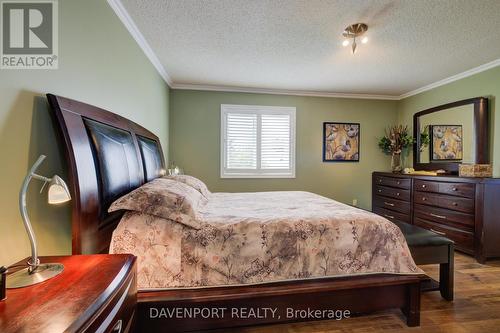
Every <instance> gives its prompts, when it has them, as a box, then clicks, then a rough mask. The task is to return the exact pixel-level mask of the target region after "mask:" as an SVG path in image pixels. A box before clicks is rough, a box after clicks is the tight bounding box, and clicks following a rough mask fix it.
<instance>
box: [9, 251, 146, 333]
mask: <svg viewBox="0 0 500 333" xmlns="http://www.w3.org/2000/svg"><path fill="white" fill-rule="evenodd" d="M40 261H41V262H42V263H44V262H57V263H61V264H63V265H64V271H63V272H62V273H61V274H60V275H58V276H56V277H54V278H52V279H50V280H47V281H44V282H42V283H39V284H35V285H32V286H29V287H24V288H17V289H7V299H6V300H5V301H1V302H0V332H2V333H10V332H12V333H13V332H37V333H57V332H66V333H70V332H102V333H111V332H112V333H126V332H132V331H133V328H134V327H133V324H134V322H135V320H134V316H135V309H136V305H137V287H136V258H135V257H134V256H132V255H128V254H116V255H115V254H113V255H109V254H96V255H83V256H82V255H79V256H62V257H40ZM25 262H26V260H23V261H22V262H20V264H23V263H25ZM8 279H9V277H8V276H7V280H8Z"/></svg>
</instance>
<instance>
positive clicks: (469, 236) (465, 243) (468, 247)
mask: <svg viewBox="0 0 500 333" xmlns="http://www.w3.org/2000/svg"><path fill="white" fill-rule="evenodd" d="M413 223H414V224H415V225H417V226H419V227H422V228H425V229H427V230H430V231H433V232H435V233H437V234H440V235H442V236H445V237H447V238H449V239H451V240H452V241H454V242H455V246H456V247H457V248H458V249H460V250H464V251H466V252H472V251H473V250H474V234H473V233H471V232H466V231H463V230H460V229H457V228H453V227H450V226H447V225H444V224H441V223H436V222H431V221H426V220H423V219H421V218H418V217H415V219H414V222H413Z"/></svg>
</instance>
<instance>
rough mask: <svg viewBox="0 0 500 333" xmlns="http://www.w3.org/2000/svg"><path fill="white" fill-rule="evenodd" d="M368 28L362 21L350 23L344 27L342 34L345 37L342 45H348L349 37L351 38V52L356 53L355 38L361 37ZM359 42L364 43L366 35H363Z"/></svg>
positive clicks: (366, 38) (366, 39) (366, 40)
mask: <svg viewBox="0 0 500 333" xmlns="http://www.w3.org/2000/svg"><path fill="white" fill-rule="evenodd" d="M367 30H368V26H367V25H366V24H364V23H355V24H351V25H350V26H348V27H347V28H345V30H344V32H343V33H342V36H344V38H346V39H345V40H344V41H343V42H342V45H343V46H344V47H345V46H348V45H349V44H350V39H352V48H351V49H352V54H355V53H356V49H357V47H358V44H357V43H356V38H359V37H361V36H362V35H363V34H364V33H365V32H366V31H367ZM361 43H363V44H366V43H368V37H364V38H363V39H362V40H361Z"/></svg>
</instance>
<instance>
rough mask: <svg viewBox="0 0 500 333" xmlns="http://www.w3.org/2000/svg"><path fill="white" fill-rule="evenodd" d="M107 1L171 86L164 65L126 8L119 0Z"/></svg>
mask: <svg viewBox="0 0 500 333" xmlns="http://www.w3.org/2000/svg"><path fill="white" fill-rule="evenodd" d="M107 1H108V4H109V5H110V7H111V8H112V9H113V11H114V12H115V14H116V15H117V16H118V18H119V19H120V21H122V23H123V25H124V26H125V28H127V30H128V32H129V33H130V34H131V35H132V37H133V38H134V39H135V41H136V42H137V44H139V47H140V48H141V49H142V51H143V52H144V54H146V57H148V59H149V61H151V63H152V64H153V66H154V67H155V68H156V70H157V71H158V73H159V74H160V76H161V77H162V78H163V80H165V82H166V83H167V84H168V85H169V86H172V83H173V82H172V79H171V78H170V76H169V75H168V73H167V71H166V70H165V67H163V65H162V64H161V62H160V59H158V57H157V56H156V54H155V53H154V51H153V49H152V48H151V46H149V44H148V42H147V41H146V39H145V38H144V36H143V35H142V33H141V32H140V31H139V28H138V27H137V25H136V24H135V23H134V21H133V20H132V17H130V15H129V14H128V12H127V10H126V9H125V7H124V6H123V4H122V3H121V1H120V0H107Z"/></svg>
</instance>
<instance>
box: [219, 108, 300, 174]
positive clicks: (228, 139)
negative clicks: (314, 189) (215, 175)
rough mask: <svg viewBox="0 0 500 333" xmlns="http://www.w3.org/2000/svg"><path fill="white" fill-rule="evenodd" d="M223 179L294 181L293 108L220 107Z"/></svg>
mask: <svg viewBox="0 0 500 333" xmlns="http://www.w3.org/2000/svg"><path fill="white" fill-rule="evenodd" d="M221 122H222V123H221V177H222V178H295V108H293V107H276V106H254V105H225V104H223V105H221Z"/></svg>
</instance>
